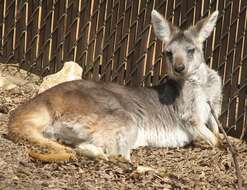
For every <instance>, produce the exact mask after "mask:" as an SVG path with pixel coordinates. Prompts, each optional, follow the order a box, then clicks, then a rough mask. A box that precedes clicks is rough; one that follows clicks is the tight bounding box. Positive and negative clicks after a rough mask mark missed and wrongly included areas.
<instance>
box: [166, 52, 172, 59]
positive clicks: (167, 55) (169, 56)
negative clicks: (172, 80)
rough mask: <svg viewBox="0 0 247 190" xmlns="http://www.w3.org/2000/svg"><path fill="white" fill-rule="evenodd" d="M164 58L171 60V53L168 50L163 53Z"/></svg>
mask: <svg viewBox="0 0 247 190" xmlns="http://www.w3.org/2000/svg"><path fill="white" fill-rule="evenodd" d="M165 56H166V57H167V58H168V59H170V60H171V59H172V52H171V51H169V50H167V51H165Z"/></svg>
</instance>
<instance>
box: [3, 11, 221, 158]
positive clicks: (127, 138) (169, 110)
mask: <svg viewBox="0 0 247 190" xmlns="http://www.w3.org/2000/svg"><path fill="white" fill-rule="evenodd" d="M217 15H218V11H216V12H214V13H213V14H212V15H211V16H209V17H208V18H206V19H203V20H201V21H200V22H199V23H197V24H196V25H195V26H191V27H189V28H188V29H186V30H181V29H179V28H178V27H176V26H174V25H172V24H171V23H169V22H168V21H167V20H166V19H165V18H164V17H163V16H162V15H161V14H159V13H158V12H157V11H155V10H153V11H152V15H151V21H152V24H153V28H154V32H155V34H156V36H157V38H158V39H159V40H162V41H163V42H164V56H165V58H166V64H167V67H168V77H167V79H166V80H165V81H164V82H163V83H161V84H160V85H158V86H153V87H146V88H145V87H138V88H131V87H126V86H121V85H118V84H114V83H107V82H93V81H88V80H83V79H82V80H75V81H69V82H64V83H61V84H58V85H56V86H54V87H52V88H50V89H48V90H46V91H44V92H43V93H41V94H39V95H37V96H36V97H34V98H33V99H31V100H29V101H28V102H26V103H24V104H23V105H21V106H19V107H18V108H17V109H16V110H15V111H14V112H13V113H12V114H11V116H10V119H9V124H8V134H9V137H10V138H11V139H12V140H14V141H18V140H19V139H25V140H27V141H28V142H30V143H33V144H37V145H39V146H41V147H46V148H48V152H46V153H42V152H37V151H30V156H31V157H33V158H36V159H39V160H43V161H48V162H49V161H64V160H70V159H74V158H75V151H74V150H75V149H79V150H81V151H82V152H83V154H85V155H86V156H89V155H90V156H93V157H97V156H99V157H104V158H108V157H109V156H118V155H120V156H122V157H123V158H125V159H127V160H129V161H130V153H131V150H132V149H136V148H138V147H140V146H153V147H183V146H185V145H187V144H189V143H191V142H192V141H193V140H195V139H198V138H202V139H203V140H205V141H206V142H208V143H209V144H210V145H211V146H213V147H218V146H219V145H220V138H219V130H218V127H217V124H216V122H215V121H214V118H213V117H212V115H211V111H210V108H209V105H208V102H210V103H211V104H212V105H213V107H214V109H215V112H216V114H217V116H218V115H219V114H220V107H221V99H222V95H221V88H222V87H221V79H220V77H219V75H218V74H217V72H215V71H213V70H212V69H210V68H209V67H208V66H207V65H206V63H205V59H204V55H203V48H202V47H203V42H204V41H205V40H206V38H207V37H208V36H209V35H210V33H211V32H212V31H213V28H214V26H215V23H216V20H217Z"/></svg>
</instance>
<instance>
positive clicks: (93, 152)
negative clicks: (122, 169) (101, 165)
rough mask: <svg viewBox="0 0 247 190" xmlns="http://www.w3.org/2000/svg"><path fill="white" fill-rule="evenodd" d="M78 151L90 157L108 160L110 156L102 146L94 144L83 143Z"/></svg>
mask: <svg viewBox="0 0 247 190" xmlns="http://www.w3.org/2000/svg"><path fill="white" fill-rule="evenodd" d="M76 153H77V154H79V155H82V156H86V157H88V158H90V159H97V158H100V159H104V160H108V156H107V155H106V154H105V153H104V150H103V149H102V148H101V147H97V146H95V145H93V144H87V143H82V144H80V145H79V146H78V147H77V148H76Z"/></svg>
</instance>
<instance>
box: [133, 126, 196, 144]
mask: <svg viewBox="0 0 247 190" xmlns="http://www.w3.org/2000/svg"><path fill="white" fill-rule="evenodd" d="M192 140H193V136H192V135H191V133H190V131H189V130H185V129H184V128H182V127H174V128H172V129H166V130H165V129H162V128H160V129H158V130H157V128H155V129H153V130H152V129H151V128H148V129H144V128H139V129H138V133H137V139H136V142H135V146H134V148H138V147H140V146H153V147H171V148H174V147H182V146H185V145H186V144H189V143H190V142H191V141H192Z"/></svg>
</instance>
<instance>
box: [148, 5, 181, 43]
mask: <svg viewBox="0 0 247 190" xmlns="http://www.w3.org/2000/svg"><path fill="white" fill-rule="evenodd" d="M151 22H152V24H153V27H154V33H155V35H156V36H157V38H158V39H159V40H161V41H164V42H165V43H166V42H168V41H169V40H170V38H171V35H172V33H173V32H175V31H176V30H177V28H176V27H175V26H173V25H172V24H171V23H169V21H167V20H166V19H165V18H164V17H163V16H162V15H161V14H160V13H158V11H156V10H153V11H152V14H151Z"/></svg>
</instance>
